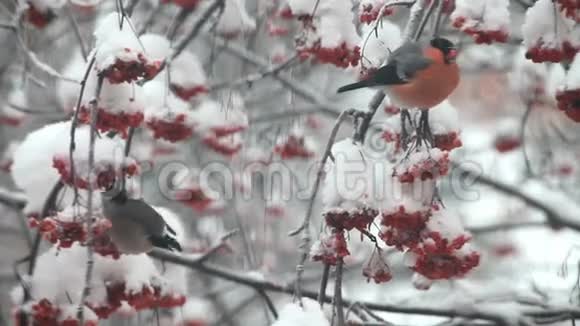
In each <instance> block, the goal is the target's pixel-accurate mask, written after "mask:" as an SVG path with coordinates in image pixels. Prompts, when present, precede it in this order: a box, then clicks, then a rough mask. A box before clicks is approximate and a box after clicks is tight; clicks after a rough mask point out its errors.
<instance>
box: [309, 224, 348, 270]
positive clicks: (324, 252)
mask: <svg viewBox="0 0 580 326" xmlns="http://www.w3.org/2000/svg"><path fill="white" fill-rule="evenodd" d="M348 255H350V252H349V251H348V247H347V243H346V239H345V231H343V230H333V231H332V233H331V234H326V235H323V236H322V237H321V238H320V239H318V240H317V241H316V242H315V243H314V244H313V245H312V248H311V249H310V257H311V259H312V260H313V261H320V262H323V263H325V264H327V265H336V263H337V262H338V260H339V259H343V258H344V257H346V256H348Z"/></svg>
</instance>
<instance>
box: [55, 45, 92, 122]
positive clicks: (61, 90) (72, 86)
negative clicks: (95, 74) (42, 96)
mask: <svg viewBox="0 0 580 326" xmlns="http://www.w3.org/2000/svg"><path fill="white" fill-rule="evenodd" d="M68 62H69V63H68V64H67V65H66V67H65V68H64V71H63V75H65V76H69V77H71V78H74V79H75V80H81V79H82V78H83V77H84V74H85V71H86V69H87V66H88V63H86V62H85V60H84V59H83V57H82V55H81V54H80V53H76V54H75V55H73V56H72V58H70V60H69V61H68ZM93 89H94V87H93ZM80 90H81V85H80V84H77V83H71V82H69V81H66V80H62V79H59V80H58V81H57V83H56V94H57V98H58V101H59V103H60V105H61V107H62V109H63V110H64V111H65V112H70V111H72V110H73V109H74V107H75V106H76V105H77V100H78V96H79V94H80ZM86 90H87V91H90V90H89V89H88V88H86Z"/></svg>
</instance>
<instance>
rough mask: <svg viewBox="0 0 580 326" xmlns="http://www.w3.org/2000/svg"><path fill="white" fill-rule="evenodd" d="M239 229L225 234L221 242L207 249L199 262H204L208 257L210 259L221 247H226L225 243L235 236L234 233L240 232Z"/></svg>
mask: <svg viewBox="0 0 580 326" xmlns="http://www.w3.org/2000/svg"><path fill="white" fill-rule="evenodd" d="M238 233H239V230H238V229H235V230H232V231H230V232H228V233H226V234H224V235H223V236H222V237H221V238H220V240H219V242H218V243H217V244H216V245H214V246H212V247H211V248H210V249H209V250H208V251H206V252H205V253H204V254H203V255H202V256H201V257H199V262H200V263H203V262H205V261H207V260H208V259H210V258H211V257H212V256H213V255H214V254H215V253H216V252H218V251H219V250H220V249H222V248H223V247H224V243H225V242H226V241H227V240H228V239H229V238H231V237H233V236H234V235H236V234H238Z"/></svg>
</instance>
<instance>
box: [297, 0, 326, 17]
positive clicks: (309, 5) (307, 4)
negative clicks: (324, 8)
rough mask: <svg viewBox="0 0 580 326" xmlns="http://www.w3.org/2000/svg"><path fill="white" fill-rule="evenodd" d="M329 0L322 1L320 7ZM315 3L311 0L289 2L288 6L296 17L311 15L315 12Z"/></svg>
mask: <svg viewBox="0 0 580 326" xmlns="http://www.w3.org/2000/svg"><path fill="white" fill-rule="evenodd" d="M324 2H329V0H321V1H320V2H319V4H318V5H319V6H321V5H322V4H323V3H324ZM314 4H315V3H314V2H312V1H311V0H288V5H289V6H290V9H291V10H292V13H293V14H294V15H311V14H312V11H313V10H314Z"/></svg>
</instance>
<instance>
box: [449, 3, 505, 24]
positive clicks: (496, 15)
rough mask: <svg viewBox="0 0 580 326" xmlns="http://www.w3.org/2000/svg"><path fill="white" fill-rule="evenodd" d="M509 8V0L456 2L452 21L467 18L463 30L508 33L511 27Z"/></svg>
mask: <svg viewBox="0 0 580 326" xmlns="http://www.w3.org/2000/svg"><path fill="white" fill-rule="evenodd" d="M508 7H509V1H508V0H481V1H473V0H456V1H455V10H454V11H453V13H452V14H451V19H452V20H455V19H457V18H459V17H462V18H465V19H466V20H465V23H464V25H463V27H462V29H464V28H477V29H478V30H483V31H507V30H508V28H509V26H510V13H509V10H508Z"/></svg>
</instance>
